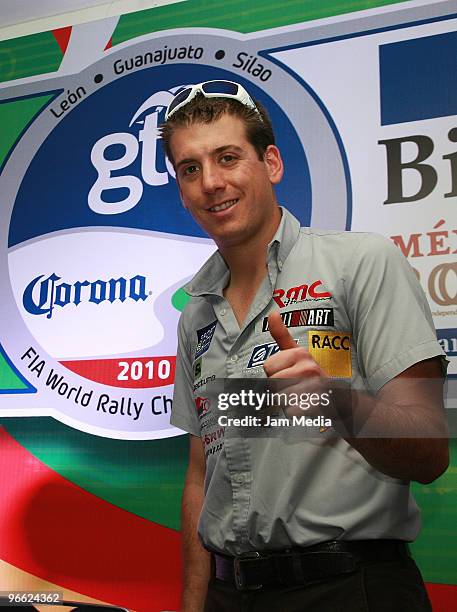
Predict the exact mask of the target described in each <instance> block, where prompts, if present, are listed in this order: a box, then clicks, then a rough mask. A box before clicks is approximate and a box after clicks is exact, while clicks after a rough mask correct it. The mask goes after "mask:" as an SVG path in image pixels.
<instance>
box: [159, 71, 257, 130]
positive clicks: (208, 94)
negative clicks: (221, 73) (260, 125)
mask: <svg viewBox="0 0 457 612" xmlns="http://www.w3.org/2000/svg"><path fill="white" fill-rule="evenodd" d="M197 94H201V95H203V96H205V98H231V99H232V100H238V102H241V104H244V105H245V106H247V107H248V108H252V110H254V111H255V112H256V113H258V114H259V116H260V112H259V110H258V108H257V107H256V105H255V104H254V101H253V99H252V98H251V96H250V95H249V94H248V92H247V91H246V90H245V89H244V87H242V86H241V85H240V84H239V83H234V82H233V81H204V82H203V83H198V84H197V85H190V86H189V87H186V88H185V89H183V90H182V91H180V92H179V93H178V94H177V95H176V96H175V97H174V98H173V100H172V101H171V102H170V105H169V106H168V108H167V112H166V113H165V121H168V119H169V118H170V117H171V116H172V115H174V113H176V111H178V110H179V109H180V108H182V107H183V106H185V105H186V104H189V102H190V101H191V100H193V99H194V98H195V96H196V95H197Z"/></svg>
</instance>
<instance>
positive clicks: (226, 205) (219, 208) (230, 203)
mask: <svg viewBox="0 0 457 612" xmlns="http://www.w3.org/2000/svg"><path fill="white" fill-rule="evenodd" d="M237 202H238V198H236V199H235V200H227V201H226V202H222V204H216V206H211V208H208V210H209V212H221V211H222V210H227V209H228V208H231V207H232V206H234V205H235V204H236V203H237Z"/></svg>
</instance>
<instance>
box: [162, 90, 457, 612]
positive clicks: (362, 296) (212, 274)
mask: <svg viewBox="0 0 457 612" xmlns="http://www.w3.org/2000/svg"><path fill="white" fill-rule="evenodd" d="M162 135H163V139H164V145H165V150H166V153H167V155H168V157H169V158H170V160H171V161H172V163H173V166H174V168H175V170H176V178H177V183H178V187H179V192H180V196H181V199H182V203H183V205H184V207H185V208H186V209H187V210H188V211H189V212H190V214H191V215H192V216H193V217H194V219H195V220H196V221H197V223H198V224H199V225H200V226H201V227H202V228H203V229H204V230H205V231H206V232H207V233H208V235H209V236H211V237H212V238H213V239H214V241H215V242H216V244H217V246H218V251H217V252H216V253H215V254H214V255H213V256H212V257H211V258H210V259H209V260H208V261H207V262H206V264H205V265H204V266H203V267H202V269H201V270H200V271H199V272H198V273H197V275H196V276H195V277H194V279H193V280H192V281H191V282H190V283H189V284H188V285H187V287H186V290H187V292H188V293H189V294H190V295H191V296H192V299H191V301H190V303H189V304H188V306H187V307H186V309H185V311H184V312H183V315H182V317H181V320H180V324H179V331H178V336H179V346H178V359H177V368H176V380H175V398H174V405H173V415H172V423H173V424H174V425H176V426H177V427H180V428H181V429H183V430H185V431H187V432H189V433H190V434H191V436H190V458H189V468H188V472H187V476H186V483H185V488H184V493H183V504H182V506H183V507H182V510H183V512H182V533H183V548H184V564H185V576H184V591H183V600H182V611H183V612H201V611H203V610H205V611H206V612H212V611H216V610H217V611H218V612H225V611H227V612H236V611H238V610H240V611H241V610H252V611H257V610H258V611H260V610H262V611H264V610H267V611H273V612H274V611H278V612H279V611H281V612H283V611H284V610H287V611H288V612H299V611H305V610H306V611H313V610H319V612H335V611H336V610H347V611H350V612H357V611H365V612H366V611H370V612H385V610H389V611H393V612H396V611H398V612H400V611H401V612H404V611H405V610H408V612H414V611H425V610H430V604H429V602H428V598H427V595H426V592H425V588H424V585H423V582H422V579H421V576H420V574H419V571H418V569H417V567H416V565H415V564H414V562H413V560H412V559H411V557H410V556H409V553H408V549H407V545H406V542H408V541H412V540H413V539H414V538H415V537H416V536H417V534H418V531H419V527H420V520H419V510H418V508H417V506H416V504H415V502H414V500H413V498H412V496H411V494H410V490H409V483H410V481H411V480H417V481H419V482H431V481H432V480H434V479H435V478H437V477H438V476H439V475H440V474H441V473H442V472H443V471H444V470H445V469H446V467H447V464H448V450H447V441H446V440H445V439H444V438H443V437H440V436H444V434H445V431H446V427H445V424H444V419H443V415H442V381H441V378H442V370H441V363H440V360H441V356H442V351H441V348H440V346H439V344H438V343H437V341H436V335H435V332H434V329H433V325H432V320H431V316H430V311H429V308H428V305H427V303H426V300H425V296H424V294H423V292H422V290H421V288H420V286H419V285H418V283H417V279H416V278H415V275H414V273H413V271H412V270H411V268H410V267H409V265H408V263H407V262H406V260H405V259H404V258H403V256H402V255H401V253H400V252H399V251H398V250H397V249H396V248H395V247H394V246H392V245H391V244H390V243H389V242H388V241H387V240H385V239H383V238H381V237H380V236H376V235H373V234H363V233H349V232H348V233H346V232H332V231H317V230H311V229H309V228H300V227H299V223H298V221H297V220H296V219H295V218H294V217H293V216H292V215H291V214H290V213H289V212H288V211H287V210H286V209H282V208H280V207H279V206H278V203H277V201H276V196H275V191H274V186H275V185H276V184H278V183H279V181H280V180H281V178H282V175H283V163H282V159H281V154H280V152H279V150H278V148H277V147H276V145H275V140H274V135H273V131H272V127H271V123H270V120H269V118H268V116H267V114H266V112H265V110H264V109H263V108H262V107H261V105H260V104H259V103H257V102H256V101H254V100H253V99H252V98H251V97H250V96H249V94H248V93H247V92H246V91H245V90H244V89H243V88H242V87H241V86H240V85H239V84H237V83H232V82H230V81H209V82H206V83H200V84H198V85H194V86H192V87H188V88H186V89H184V90H183V91H181V92H180V93H179V94H178V95H177V96H176V97H175V98H174V100H173V101H172V103H171V104H170V106H169V108H168V110H167V114H166V121H165V124H164V125H163V126H162ZM278 306H279V309H280V312H278ZM324 310H325V316H324V312H323V311H324ZM401 313H404V314H403V315H402V314H401ZM400 332H401V333H400ZM253 375H254V376H257V377H261V376H266V377H268V378H270V379H275V378H279V379H295V380H297V379H298V380H299V381H301V382H302V383H303V384H304V385H306V384H308V383H309V381H310V380H311V378H313V380H314V379H316V378H317V380H318V382H319V385H321V388H322V389H323V388H325V387H326V386H327V388H328V385H329V384H331V381H332V380H334V379H335V378H338V379H341V378H343V379H345V380H347V381H350V382H351V383H352V384H353V385H354V386H356V387H357V388H358V389H360V388H364V389H366V393H361V394H359V395H358V396H357V414H358V415H359V416H360V415H361V422H364V423H365V422H368V421H369V422H370V425H371V428H372V429H371V430H370V431H372V432H373V431H374V432H377V434H378V435H372V437H367V436H365V437H363V438H362V437H354V436H352V437H351V436H349V435H344V434H341V435H333V436H327V435H325V436H322V437H321V438H316V437H314V438H310V439H307V440H303V439H300V440H299V441H298V442H297V438H296V436H294V432H293V431H291V428H288V427H284V428H282V429H281V431H280V433H279V435H274V436H266V437H252V438H247V437H241V436H230V435H228V433H229V432H228V431H227V430H225V429H224V428H223V427H221V426H220V424H219V421H218V410H217V406H216V405H215V402H214V401H213V400H212V399H211V398H209V397H207V394H206V395H205V393H206V388H207V385H208V383H209V382H210V381H211V380H213V379H214V378H216V377H217V378H246V379H248V378H250V377H251V376H253ZM341 408H343V411H344V410H345V406H343V407H341V406H338V409H340V410H341ZM350 408H351V406H350V405H349V406H348V408H347V410H350ZM329 410H330V408H329ZM346 416H347V415H346ZM281 422H283V421H281ZM424 424H426V426H424ZM324 429H325V428H324ZM379 431H382V435H381V436H379ZM324 433H325V432H324ZM399 433H400V434H403V435H404V438H405V439H401V438H399ZM337 434H338V432H337ZM427 434H430V438H429V439H427V440H426V441H424V440H423V439H420V438H419V437H418V436H419V435H422V436H423V437H424V436H425V435H427Z"/></svg>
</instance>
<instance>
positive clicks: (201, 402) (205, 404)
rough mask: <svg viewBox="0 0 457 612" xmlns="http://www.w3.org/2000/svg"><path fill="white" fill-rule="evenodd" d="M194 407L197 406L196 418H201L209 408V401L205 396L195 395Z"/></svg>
mask: <svg viewBox="0 0 457 612" xmlns="http://www.w3.org/2000/svg"><path fill="white" fill-rule="evenodd" d="M195 407H196V408H197V414H198V418H199V419H201V418H202V417H204V416H205V414H206V413H207V412H208V410H209V409H210V407H211V402H210V400H209V399H208V398H207V397H196V398H195Z"/></svg>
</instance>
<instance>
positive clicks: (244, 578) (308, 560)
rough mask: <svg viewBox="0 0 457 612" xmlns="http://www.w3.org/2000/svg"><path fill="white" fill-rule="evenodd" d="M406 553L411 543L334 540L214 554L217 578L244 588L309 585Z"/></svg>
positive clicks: (397, 557) (402, 555) (403, 555)
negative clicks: (305, 546)
mask: <svg viewBox="0 0 457 612" xmlns="http://www.w3.org/2000/svg"><path fill="white" fill-rule="evenodd" d="M407 556H409V550H408V546H407V545H406V543H405V542H402V541H401V540H353V541H337V540H335V541H332V542H323V543H321V544H316V545H314V546H309V547H307V548H292V549H288V550H284V551H271V552H262V553H260V552H248V553H245V554H243V555H241V556H239V557H228V556H226V555H220V554H216V553H213V560H214V575H215V577H216V578H217V579H219V580H223V581H224V582H231V583H232V584H235V585H236V588H237V589H238V590H245V589H260V588H262V586H266V585H272V584H277V585H283V586H290V585H296V584H307V583H308V582H316V581H319V580H325V579H328V578H331V577H334V576H338V575H339V574H348V573H351V572H354V571H355V570H356V569H357V567H358V566H359V565H361V564H363V563H370V562H372V563H373V562H379V561H394V560H398V559H400V558H402V557H403V558H404V557H407Z"/></svg>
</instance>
